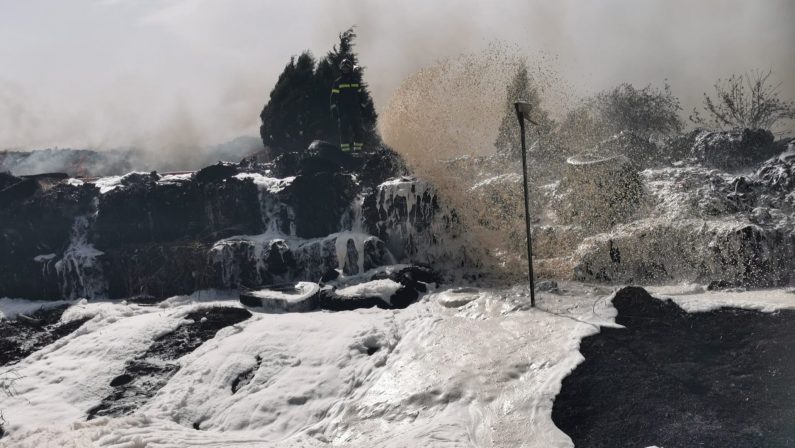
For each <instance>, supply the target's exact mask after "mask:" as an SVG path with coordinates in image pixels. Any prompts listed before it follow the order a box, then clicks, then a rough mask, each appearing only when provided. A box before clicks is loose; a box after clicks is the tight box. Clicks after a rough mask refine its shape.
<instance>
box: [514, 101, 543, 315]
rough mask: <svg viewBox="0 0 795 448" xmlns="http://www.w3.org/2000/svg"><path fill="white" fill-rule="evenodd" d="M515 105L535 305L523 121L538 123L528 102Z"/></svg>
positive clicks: (532, 298) (530, 275)
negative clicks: (534, 119) (532, 116)
mask: <svg viewBox="0 0 795 448" xmlns="http://www.w3.org/2000/svg"><path fill="white" fill-rule="evenodd" d="M513 105H514V107H516V117H517V118H518V119H519V132H520V133H521V137H522V180H523V182H522V186H523V187H524V223H525V231H526V232H527V276H528V277H529V278H530V306H531V307H535V306H536V292H535V290H536V288H535V279H534V278H533V240H532V239H531V236H530V210H529V209H528V205H527V203H528V201H529V200H530V198H529V196H530V195H529V193H528V191H527V145H526V143H525V135H524V121H525V120H527V121H529V122H530V123H532V124H534V125H536V126H538V123H536V122H535V121H533V120H532V119H531V118H530V111H531V109H532V108H533V106H531V105H530V104H529V103H523V102H521V101H518V102H516V103H513Z"/></svg>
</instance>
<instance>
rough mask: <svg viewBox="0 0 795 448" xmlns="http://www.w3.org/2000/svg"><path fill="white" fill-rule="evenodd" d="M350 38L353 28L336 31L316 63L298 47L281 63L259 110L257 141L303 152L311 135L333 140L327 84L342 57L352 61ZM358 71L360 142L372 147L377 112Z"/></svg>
mask: <svg viewBox="0 0 795 448" xmlns="http://www.w3.org/2000/svg"><path fill="white" fill-rule="evenodd" d="M355 39H356V33H355V32H354V30H353V28H351V29H348V30H346V31H345V32H343V33H341V34H340V35H339V43H338V44H337V45H335V46H334V47H333V48H332V49H331V51H329V52H328V53H327V54H326V56H325V57H324V58H322V59H321V60H320V61H319V62H317V63H316V62H315V59H314V58H313V57H312V55H311V54H310V53H309V52H304V53H302V54H301V55H300V56H299V57H298V58H297V59H296V58H292V59H291V60H290V63H289V64H287V66H285V68H284V71H283V72H282V74H281V75H280V76H279V79H278V81H277V82H276V85H275V86H274V88H273V90H272V91H271V93H270V100H269V101H268V104H266V105H265V107H264V109H263V110H262V114H260V118H261V119H262V126H260V135H261V136H262V142H263V143H264V144H265V146H266V147H267V148H270V149H271V152H272V154H273V155H278V154H281V153H284V152H291V151H295V152H303V151H304V150H305V149H306V148H307V146H309V144H310V143H311V142H312V141H313V140H327V141H329V142H332V143H335V144H336V143H338V142H339V135H338V129H337V123H336V121H335V120H333V119H332V117H331V113H330V104H329V98H330V93H331V85H332V84H333V82H334V80H335V79H336V78H337V77H339V76H340V71H339V64H340V62H342V60H343V59H346V58H347V59H349V60H351V61H352V62H353V63H354V64H357V63H358V56H357V55H356V53H355V52H354V40H355ZM363 74H364V70H363V69H362V68H359V70H358V71H357V74H356V76H357V77H359V81H360V83H361V84H362V86H363V91H362V95H363V101H362V102H363V104H364V107H363V109H362V123H363V125H364V128H365V129H364V130H365V144H366V145H368V146H371V147H372V146H373V145H380V144H381V141H380V137H379V136H378V133H377V130H376V122H377V119H378V116H377V114H376V112H375V105H374V104H373V99H372V97H371V96H370V92H369V90H368V89H367V85H366V83H364V81H363V79H362V78H363Z"/></svg>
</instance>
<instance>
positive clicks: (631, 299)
mask: <svg viewBox="0 0 795 448" xmlns="http://www.w3.org/2000/svg"><path fill="white" fill-rule="evenodd" d="M613 305H614V306H615V307H616V309H617V310H618V317H617V318H616V322H617V323H619V324H621V325H623V326H625V327H626V328H625V329H613V328H602V329H601V332H600V333H599V334H597V335H594V336H590V337H587V338H585V339H583V341H582V344H581V346H580V352H581V353H582V354H583V356H584V357H585V361H584V362H583V363H582V364H580V365H579V366H578V367H577V368H576V369H575V370H574V371H573V372H572V374H571V375H570V376H568V377H567V378H566V379H564V381H563V385H562V389H561V392H560V394H559V395H558V397H557V398H556V399H555V403H554V407H553V410H552V419H553V421H554V422H555V424H556V425H557V426H558V427H559V428H560V429H561V430H563V432H565V433H566V434H568V435H569V436H570V437H571V438H572V440H573V441H574V444H575V446H576V447H610V448H617V447H644V446H653V445H656V446H662V447H666V448H669V447H671V448H675V447H748V448H750V447H759V448H763V447H764V448H774V447H792V446H795V424H793V422H795V387H793V384H795V348H793V345H792V341H795V311H793V310H784V311H778V312H775V313H762V312H758V311H750V310H741V309H733V308H723V309H719V310H715V311H710V312H701V313H686V312H684V311H683V310H682V309H681V308H679V307H678V306H677V305H676V304H675V303H673V302H672V301H671V300H666V301H662V300H657V299H655V298H653V297H651V296H650V295H649V294H648V293H647V292H646V291H645V290H643V289H642V288H635V287H628V288H624V289H622V290H621V291H619V292H618V293H617V294H616V296H615V298H614V299H613Z"/></svg>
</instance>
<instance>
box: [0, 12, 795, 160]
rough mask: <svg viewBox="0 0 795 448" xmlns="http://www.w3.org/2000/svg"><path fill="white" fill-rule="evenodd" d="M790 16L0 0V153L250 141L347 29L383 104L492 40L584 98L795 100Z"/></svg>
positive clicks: (689, 103)
mask: <svg viewBox="0 0 795 448" xmlns="http://www.w3.org/2000/svg"><path fill="white" fill-rule="evenodd" d="M793 19H795V2H792V1H788V0H767V1H753V2H751V1H747V0H745V1H742V0H727V1H717V0H714V1H699V2H692V1H683V0H675V1H671V0H653V1H652V0H649V1H642V2H641V1H637V0H602V1H592V2H591V1H589V2H584V1H576V0H567V1H554V2H552V1H547V2H545V1H527V0H514V1H492V2H476V1H472V0H463V1H462V0H456V1H453V0H449V1H427V0H425V1H422V0H403V1H399V2H396V1H386V0H374V1H367V2H364V1H353V0H336V1H333V2H332V1H319V0H316V1H307V0H299V1H289V2H287V1H283V2H271V1H254V0H236V1H221V0H138V1H135V0H72V1H69V2H64V1H56V0H51V1H44V0H26V1H12V0H0V61H1V63H2V67H3V68H2V70H0V148H7V149H11V148H20V149H36V148H44V147H54V146H59V147H90V148H97V149H104V148H115V147H125V146H140V147H148V148H158V150H163V149H168V148H170V147H172V146H192V145H210V144H217V143H221V142H224V141H227V140H230V139H232V138H234V137H237V136H239V135H256V134H257V128H258V126H259V112H260V110H261V109H262V106H263V105H264V103H265V102H266V101H267V98H268V93H269V92H270V89H271V87H272V86H273V83H274V82H275V80H276V78H277V76H278V75H279V73H280V72H281V70H282V68H283V67H284V64H285V63H286V62H287V61H288V60H289V58H290V56H291V55H295V54H298V53H300V52H301V51H303V50H311V51H312V52H313V53H314V54H315V55H316V56H322V55H323V54H325V52H326V51H328V49H329V48H330V47H331V45H333V44H334V43H335V41H336V36H337V33H339V32H340V31H342V30H344V29H346V28H348V27H349V26H351V25H354V24H355V25H357V27H358V28H357V31H358V34H359V41H358V45H359V46H358V51H359V52H360V57H361V62H362V63H363V65H365V66H366V68H367V79H368V81H369V83H370V86H371V89H372V91H373V95H374V99H375V101H376V105H377V107H379V108H382V107H384V105H385V104H386V103H387V102H388V100H389V98H390V95H391V94H392V92H393V91H394V90H395V88H396V87H397V86H398V85H399V84H400V82H401V80H402V79H404V78H405V77H406V76H408V75H410V74H411V73H413V72H415V71H416V70H418V69H419V68H422V67H424V66H427V65H429V64H431V63H433V62H434V61H435V60H437V59H439V58H444V57H451V56H456V55H458V54H461V53H466V52H472V51H478V50H480V49H482V48H484V47H485V46H486V45H488V44H489V43H490V42H493V41H495V40H498V41H502V42H507V43H509V44H511V45H516V46H517V48H518V49H519V50H520V51H521V52H522V53H523V54H526V55H527V57H528V58H530V59H532V58H534V57H536V56H538V55H539V54H545V55H547V56H548V57H552V59H553V62H554V64H555V65H556V66H557V67H556V69H557V70H558V71H559V72H560V73H561V74H562V75H563V76H564V77H565V78H566V79H567V81H568V82H569V83H570V84H571V85H572V86H574V87H573V88H575V89H576V90H577V91H578V93H580V94H587V93H589V92H592V91H595V90H599V89H604V88H608V87H612V86H613V85H615V84H617V83H619V82H623V81H627V82H631V83H634V84H636V85H638V86H642V85H646V84H648V83H651V84H654V85H658V86H660V85H662V83H663V82H664V81H665V80H666V79H667V80H668V81H669V82H670V83H671V85H672V88H673V91H674V93H675V94H676V95H678V96H679V97H680V98H681V99H682V102H683V107H684V109H685V112H686V111H688V110H690V109H691V108H692V107H693V106H694V105H697V104H699V103H700V101H701V94H702V92H704V91H705V90H710V89H711V86H712V84H713V83H714V81H715V80H716V78H719V77H726V76H728V75H730V74H732V73H735V72H744V71H748V70H752V69H757V68H762V69H767V68H772V69H773V70H774V73H775V75H774V76H775V78H776V79H777V80H778V81H782V82H783V84H782V86H781V89H782V93H783V95H784V96H785V97H786V98H787V99H789V100H792V99H795V54H794V53H795V52H794V51H793V43H794V42H795V26H793V23H795V20H793ZM461 94H462V95H466V92H461Z"/></svg>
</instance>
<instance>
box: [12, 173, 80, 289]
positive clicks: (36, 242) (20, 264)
mask: <svg viewBox="0 0 795 448" xmlns="http://www.w3.org/2000/svg"><path fill="white" fill-rule="evenodd" d="M3 177H7V175H4V176H3ZM95 192H96V189H95V188H94V187H93V186H90V185H83V186H72V185H69V184H66V183H61V184H58V185H56V186H54V187H52V188H48V189H46V190H44V189H37V190H36V192H35V194H33V195H32V196H29V197H25V198H20V199H19V200H15V201H13V202H11V203H2V202H0V297H3V296H8V297H21V298H27V299H47V300H52V299H53V298H57V297H59V296H60V295H61V291H60V287H59V286H58V274H57V272H56V270H55V267H54V263H53V262H52V260H42V259H41V258H40V259H39V260H41V261H36V257H38V256H39V255H48V254H59V253H61V252H62V251H63V250H64V249H65V248H66V247H67V246H68V245H69V240H70V236H71V232H72V225H73V223H74V220H75V218H76V217H77V216H81V215H85V214H87V213H89V212H90V211H91V208H92V206H91V202H92V200H93V197H94V195H95Z"/></svg>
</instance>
